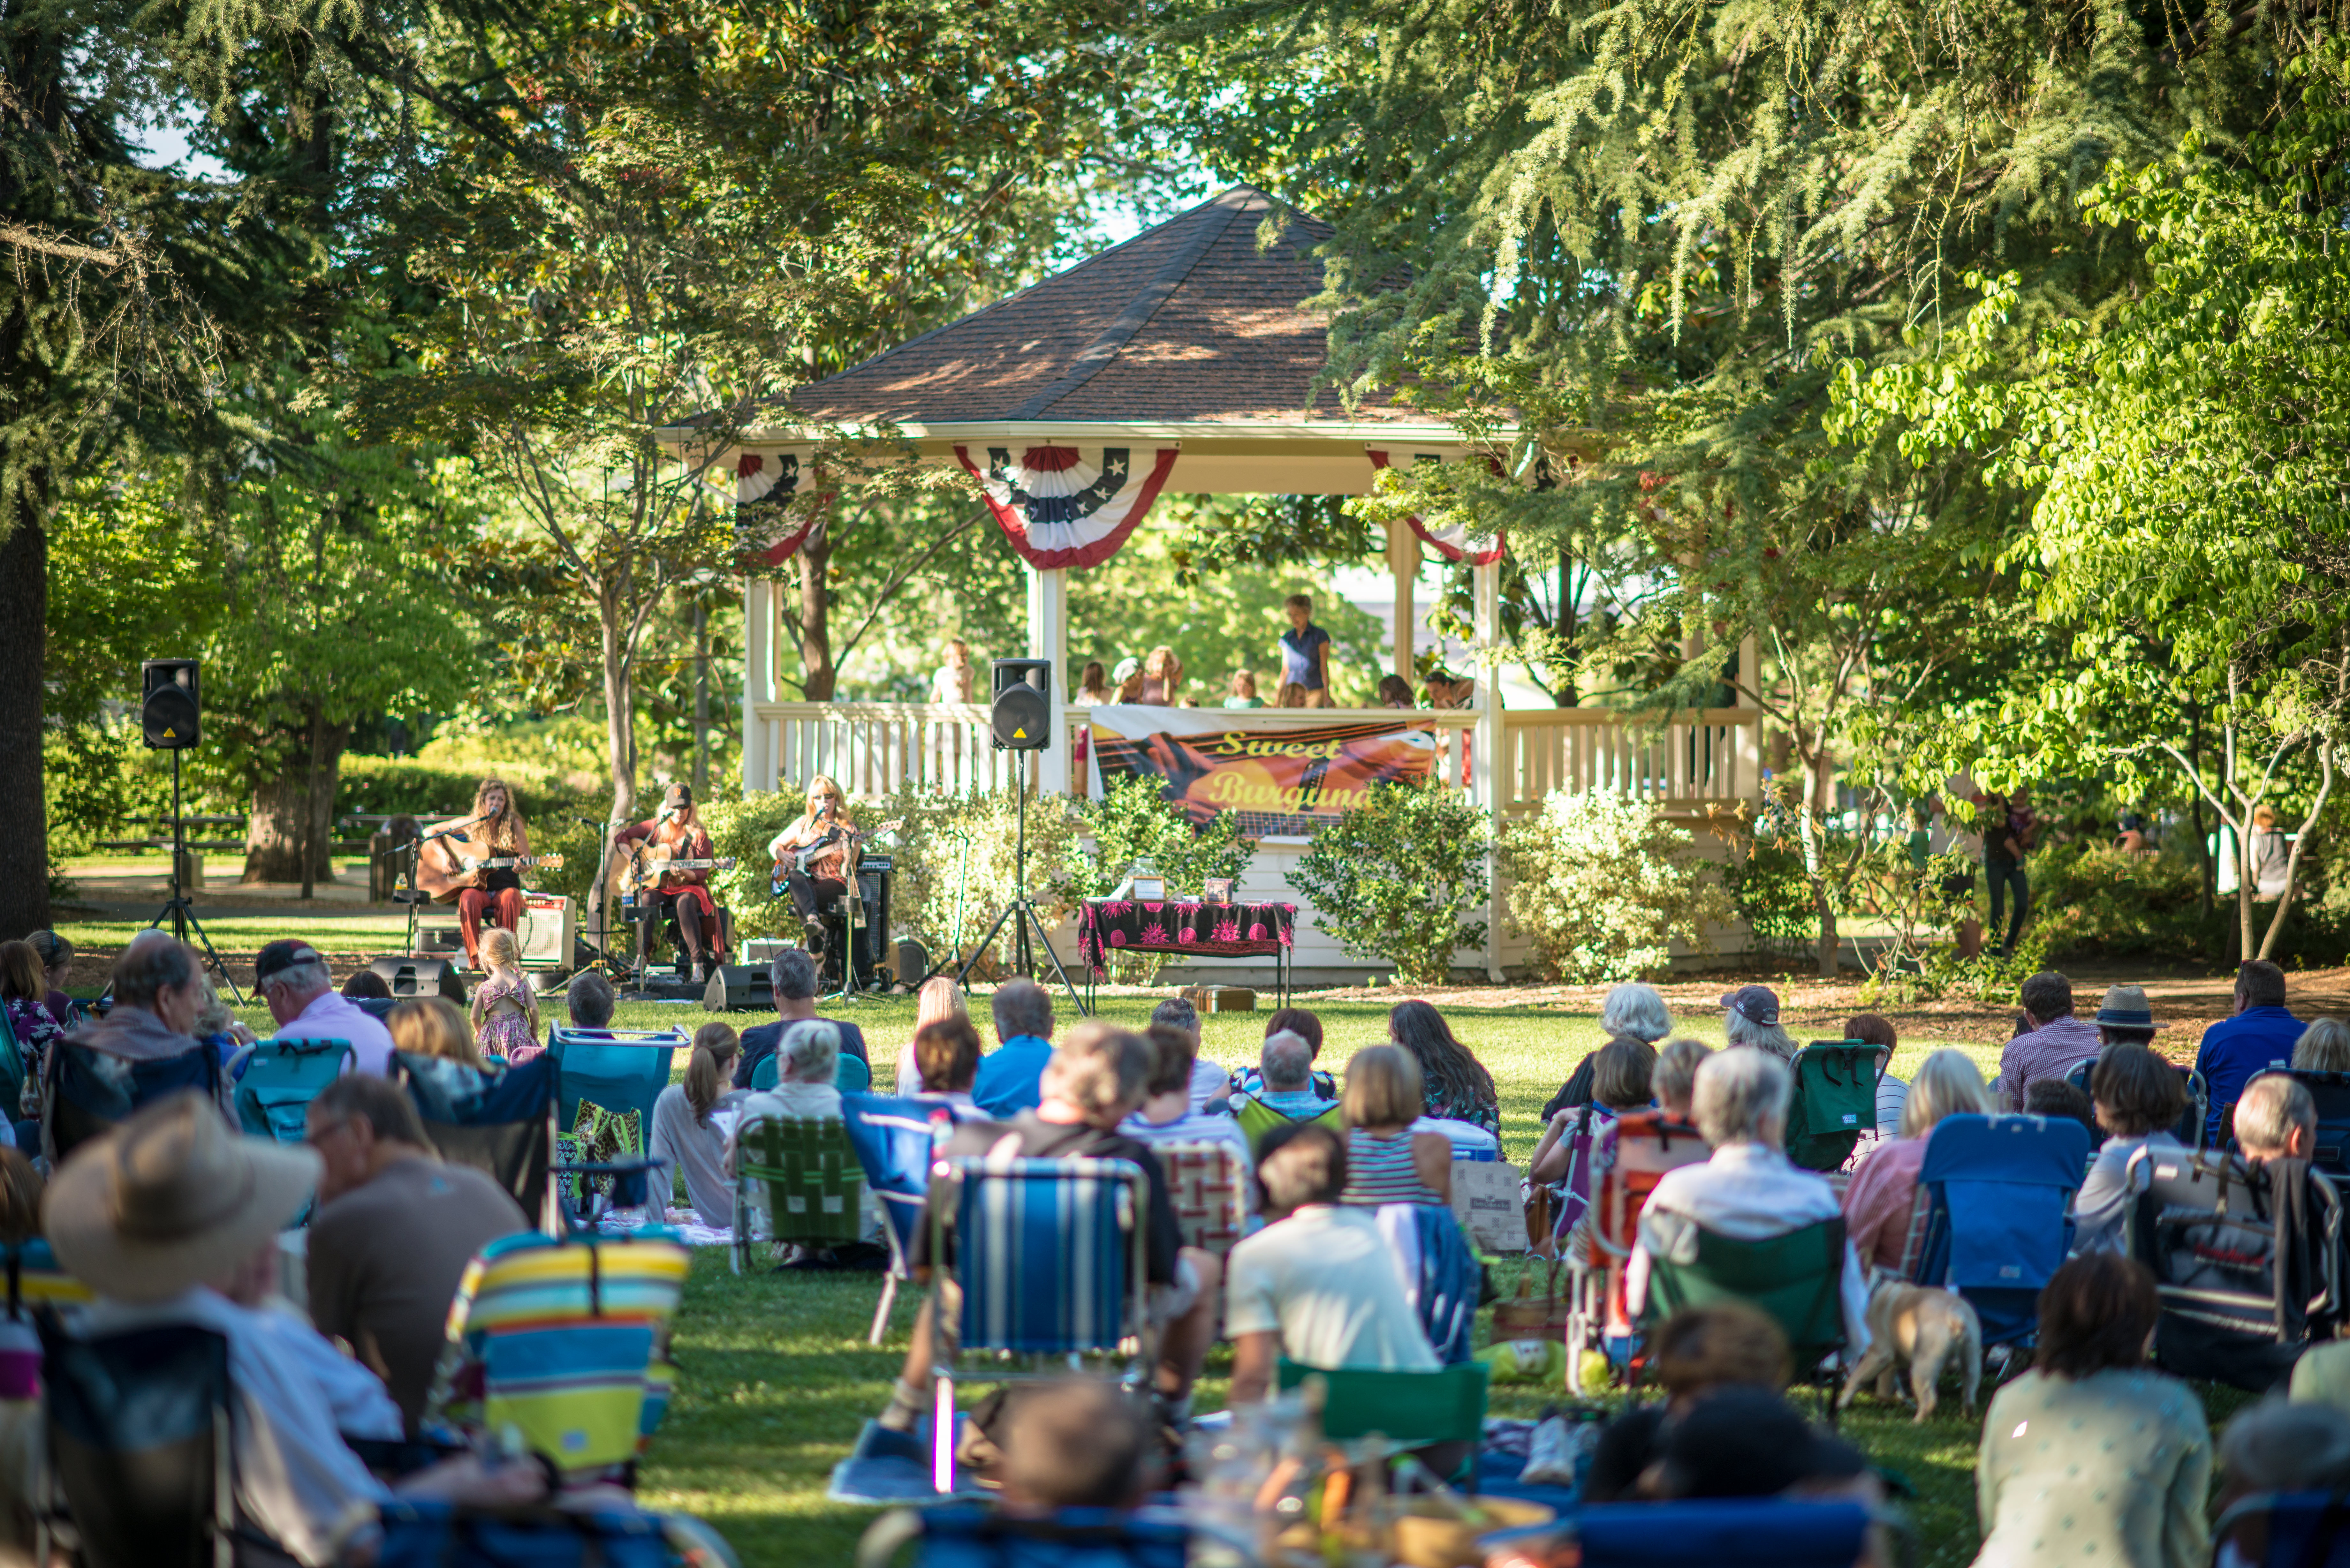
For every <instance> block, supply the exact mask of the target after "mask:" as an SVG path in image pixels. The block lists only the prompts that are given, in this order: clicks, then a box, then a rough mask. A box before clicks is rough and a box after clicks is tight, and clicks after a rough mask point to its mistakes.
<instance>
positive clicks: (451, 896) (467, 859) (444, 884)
mask: <svg viewBox="0 0 2350 1568" xmlns="http://www.w3.org/2000/svg"><path fill="white" fill-rule="evenodd" d="M533 866H544V867H546V868H547V869H548V870H549V871H560V870H562V869H563V857H562V856H560V855H492V856H488V857H473V856H471V855H467V856H462V857H460V856H450V857H448V858H447V859H446V860H443V859H442V857H439V856H435V855H431V854H426V855H421V856H419V857H417V865H416V886H417V887H418V888H421V889H422V890H423V891H424V892H426V893H429V894H431V895H432V901H433V902H434V903H436V904H453V903H455V902H456V901H457V895H458V894H460V893H462V892H463V891H464V890H465V889H466V888H471V887H473V886H474V885H475V884H474V881H473V877H474V875H475V873H477V872H482V871H525V870H527V869H529V868H530V867H533Z"/></svg>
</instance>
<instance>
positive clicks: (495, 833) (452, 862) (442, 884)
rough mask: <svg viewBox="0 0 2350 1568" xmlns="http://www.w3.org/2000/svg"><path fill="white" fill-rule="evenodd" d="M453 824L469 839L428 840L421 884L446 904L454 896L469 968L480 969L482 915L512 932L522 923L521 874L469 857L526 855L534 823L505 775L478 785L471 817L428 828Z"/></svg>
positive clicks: (419, 870)
mask: <svg viewBox="0 0 2350 1568" xmlns="http://www.w3.org/2000/svg"><path fill="white" fill-rule="evenodd" d="M452 828H453V829H455V830H456V832H457V833H462V834H463V835H464V836H465V842H463V843H460V842H458V840H457V838H456V837H455V836H454V835H453V834H452V835H451V836H448V837H445V838H435V839H433V840H432V842H431V843H429V844H427V845H426V846H424V847H423V849H422V850H421V851H420V852H419V854H418V857H417V864H416V885H417V886H418V887H419V888H422V889H423V890H424V891H425V892H427V893H430V894H432V896H433V898H436V899H438V900H440V901H441V902H442V903H446V902H448V900H449V898H450V896H451V895H452V894H453V895H454V896H455V898H456V901H457V929H458V930H459V931H460V933H462V934H463V937H464V939H465V967H466V968H467V969H479V968H481V967H482V964H481V952H482V917H483V916H484V915H487V916H488V917H489V920H490V924H492V925H494V926H503V927H504V928H505V929H507V930H510V931H511V930H514V929H516V928H517V927H519V926H520V925H521V924H522V876H521V874H520V873H519V872H516V871H514V870H511V869H505V868H500V869H497V870H487V871H485V870H482V869H479V868H478V867H475V866H473V865H470V864H468V862H472V861H481V860H489V859H493V858H494V859H501V860H503V859H505V858H507V857H513V856H527V855H528V854H529V853H530V828H529V827H528V826H526V825H525V823H524V822H523V819H522V807H521V806H519V805H516V804H515V797H514V791H513V790H511V789H509V788H507V787H506V782H505V780H504V779H484V780H483V781H482V782H481V783H480V784H476V785H475V786H474V788H473V815H471V816H462V817H457V818H454V819H453V820H451V821H448V822H436V823H434V824H433V825H432V826H431V827H428V828H426V829H425V832H427V833H447V832H448V831H449V830H450V829H452Z"/></svg>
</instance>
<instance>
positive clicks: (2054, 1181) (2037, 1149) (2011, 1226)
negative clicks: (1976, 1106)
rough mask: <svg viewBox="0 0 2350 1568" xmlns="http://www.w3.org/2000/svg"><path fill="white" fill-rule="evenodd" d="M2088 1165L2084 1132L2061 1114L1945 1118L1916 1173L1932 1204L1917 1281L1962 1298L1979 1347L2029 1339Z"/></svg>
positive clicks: (2067, 1238)
mask: <svg viewBox="0 0 2350 1568" xmlns="http://www.w3.org/2000/svg"><path fill="white" fill-rule="evenodd" d="M2088 1168H2089V1129H2088V1128H2086V1127H2083V1126H2082V1125H2081V1124H2080V1123H2079V1122H2076V1121H2074V1120H2073V1119H2072V1118H2071V1117H2069V1116H2055V1117H2051V1116H1975V1115H1971V1114H1968V1115H1961V1116H1945V1117H1943V1118H1942V1119H1941V1120H1940V1121H1939V1122H1938V1123H1936V1124H1935V1127H1934V1130H1933V1131H1932V1132H1931V1133H1930V1134H1929V1135H1928V1136H1927V1140H1926V1163H1925V1166H1924V1168H1922V1169H1921V1170H1920V1171H1919V1172H1918V1181H1919V1182H1920V1183H1921V1184H1923V1185H1924V1186H1925V1187H1926V1189H1928V1191H1929V1194H1930V1195H1931V1201H1930V1205H1929V1209H1928V1210H1927V1216H1926V1240H1925V1244H1924V1246H1923V1248H1922V1249H1921V1250H1920V1252H1919V1255H1918V1273H1917V1282H1918V1284H1921V1285H1936V1286H1940V1287H1943V1288H1946V1289H1949V1290H1954V1291H1956V1292H1958V1293H1959V1294H1960V1295H1962V1296H1964V1297H1965V1298H1966V1299H1967V1301H1968V1303H1970V1304H1971V1305H1972V1306H1973V1307H1974V1309H1975V1315H1976V1316H1977V1317H1979V1318H1981V1320H1982V1331H1983V1344H1984V1345H2027V1344H2029V1343H2031V1340H2032V1337H2033V1332H2034V1330H2035V1329H2036V1328H2037V1327H2038V1326H2039V1322H2040V1289H2041V1287H2042V1286H2043V1285H2045V1284H2046V1283H2047V1282H2048V1281H2049V1279H2050V1277H2051V1276H2052V1275H2054V1273H2055V1272H2056V1271H2057V1269H2058V1268H2060V1267H2061V1266H2063V1264H2064V1258H2065V1255H2066V1254H2067V1253H2068V1252H2070V1251H2072V1247H2073V1195H2074V1193H2075V1192H2076V1191H2078V1190H2079V1189H2080V1186H2081V1180H2082V1179H2083V1178H2084V1177H2085V1176H2086V1175H2087V1174H2088Z"/></svg>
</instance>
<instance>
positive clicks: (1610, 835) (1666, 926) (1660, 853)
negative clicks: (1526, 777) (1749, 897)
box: [1501, 790, 1729, 984]
mask: <svg viewBox="0 0 2350 1568" xmlns="http://www.w3.org/2000/svg"><path fill="white" fill-rule="evenodd" d="M1692 847H1693V846H1692V841H1691V839H1690V836H1689V835H1688V834H1686V833H1684V832H1682V831H1681V830H1680V829H1679V828H1677V827H1674V826H1670V825H1669V824H1668V823H1667V822H1666V821H1665V820H1664V819H1663V817H1662V816H1661V815H1659V813H1658V811H1657V809H1656V808H1655V807H1654V806H1653V805H1649V804H1648V803H1647V802H1645V801H1639V800H1635V799H1633V798H1632V797H1631V796H1629V795H1626V794H1612V793H1606V792H1601V791H1596V790H1595V791H1590V792H1587V793H1572V792H1569V791H1566V790H1554V791H1552V792H1551V794H1548V795H1547V796H1545V797H1544V800H1543V804H1542V810H1541V811H1540V812H1538V813H1537V814H1535V815H1533V816H1531V817H1528V818H1526V819H1525V820H1524V821H1522V822H1516V823H1513V824H1511V825H1510V826H1508V827H1506V828H1504V829H1503V832H1502V837H1501V850H1502V865H1503V869H1505V870H1506V871H1507V872H1508V873H1509V875H1510V877H1511V878H1512V881H1511V887H1510V891H1509V910H1510V924H1511V927H1512V929H1514V930H1517V931H1519V932H1522V933H1523V934H1524V935H1526V936H1528V937H1531V938H1533V939H1534V948H1535V950H1536V951H1538V952H1540V953H1541V954H1542V956H1543V961H1544V962H1545V963H1546V964H1548V965H1549V967H1550V970H1551V971H1552V972H1553V973H1554V974H1555V975H1556V976H1557V977H1558V978H1559V979H1561V980H1563V981H1568V982H1570V983H1576V984H1596V983H1600V982H1603V981H1622V980H1637V979H1638V978H1639V977H1640V976H1642V975H1646V974H1654V973H1656V972H1658V971H1661V970H1663V969H1664V968H1665V967H1666V966H1667V965H1668V963H1669V961H1670V960H1671V956H1672V947H1671V944H1672V941H1673V939H1674V938H1676V937H1678V938H1679V939H1680V940H1683V941H1687V942H1690V943H1701V942H1703V941H1704V940H1705V926H1706V923H1707V922H1708V921H1709V920H1715V919H1722V918H1723V917H1724V916H1726V915H1727V914H1728V912H1729V900H1728V899H1727V898H1724V897H1723V896H1722V894H1721V890H1720V889H1719V888H1714V887H1712V886H1711V885H1709V884H1708V883H1707V882H1706V881H1705V880H1704V871H1703V867H1701V866H1700V863H1699V862H1698V860H1697V857H1696V856H1695V855H1694V854H1693V853H1692Z"/></svg>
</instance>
